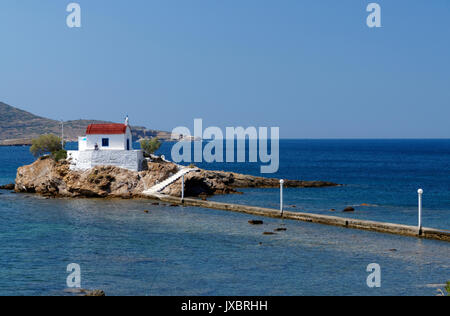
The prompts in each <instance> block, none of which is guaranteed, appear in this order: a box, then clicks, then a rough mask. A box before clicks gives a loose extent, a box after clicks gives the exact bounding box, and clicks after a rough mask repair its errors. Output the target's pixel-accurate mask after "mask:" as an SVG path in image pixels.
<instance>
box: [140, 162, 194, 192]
mask: <svg viewBox="0 0 450 316" xmlns="http://www.w3.org/2000/svg"><path fill="white" fill-rule="evenodd" d="M198 170H199V169H197V168H183V169H181V170H180V171H178V172H177V173H176V174H174V175H173V176H171V177H169V178H167V179H166V180H164V181H163V182H161V183H158V184H155V185H154V186H152V187H151V188H150V189H147V190H145V191H144V192H142V193H143V194H145V195H154V194H157V193H158V192H161V191H162V190H164V189H165V188H166V187H168V186H169V185H171V184H172V183H174V182H175V181H177V180H178V179H180V178H181V177H182V176H184V175H186V174H188V173H190V172H194V171H198Z"/></svg>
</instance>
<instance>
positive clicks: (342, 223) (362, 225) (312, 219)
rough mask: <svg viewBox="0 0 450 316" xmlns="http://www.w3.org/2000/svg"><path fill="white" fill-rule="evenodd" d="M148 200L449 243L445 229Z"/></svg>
mask: <svg viewBox="0 0 450 316" xmlns="http://www.w3.org/2000/svg"><path fill="white" fill-rule="evenodd" d="M148 197H149V198H152V199H156V200H160V201H163V202H168V203H172V204H179V205H184V206H195V207H202V208H209V209H216V210H224V211H231V212H239V213H245V214H250V215H256V216H265V217H272V218H283V219H289V220H296V221H302V222H309V223H316V224H324V225H331V226H339V227H344V228H352V229H359V230H368V231H373V232H378V233H388V234H395V235H402V236H409V237H418V238H425V239H434V240H441V241H447V242H450V231H448V230H439V229H434V228H425V227H424V228H423V229H422V231H421V232H419V230H418V228H417V227H415V226H408V225H400V224H393V223H381V222H374V221H366V220H359V219H351V218H343V217H336V216H328V215H319V214H310V213H299V212H289V211H285V212H284V213H283V215H281V214H280V211H279V210H274V209H269V208H263V207H255V206H247V205H239V204H231V203H220V202H213V201H202V200H198V199H192V198H186V199H184V200H181V199H180V198H177V197H173V196H168V195H164V194H149V195H148Z"/></svg>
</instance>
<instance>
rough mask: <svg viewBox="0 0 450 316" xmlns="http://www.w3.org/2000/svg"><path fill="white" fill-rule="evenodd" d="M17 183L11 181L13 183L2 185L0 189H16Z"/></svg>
mask: <svg viewBox="0 0 450 316" xmlns="http://www.w3.org/2000/svg"><path fill="white" fill-rule="evenodd" d="M14 187H15V184H14V183H11V184H5V185H0V190H10V191H12V190H14Z"/></svg>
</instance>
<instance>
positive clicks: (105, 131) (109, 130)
mask: <svg viewBox="0 0 450 316" xmlns="http://www.w3.org/2000/svg"><path fill="white" fill-rule="evenodd" d="M126 131H127V126H126V125H125V124H91V125H89V126H88V127H87V129H86V135H120V134H125V133H126Z"/></svg>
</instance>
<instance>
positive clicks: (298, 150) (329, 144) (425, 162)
mask: <svg viewBox="0 0 450 316" xmlns="http://www.w3.org/2000/svg"><path fill="white" fill-rule="evenodd" d="M75 146H76V145H75V144H69V147H72V148H74V147H75ZM172 146H173V143H163V145H162V147H161V148H160V150H159V151H158V154H163V155H165V157H166V158H168V159H170V157H171V148H172ZM33 161H34V157H33V156H32V155H31V154H30V153H29V147H0V184H7V183H11V182H14V179H15V176H16V172H17V168H18V167H19V166H22V165H25V164H30V163H32V162H33ZM195 164H196V165H197V166H198V167H201V168H205V169H211V170H224V171H233V172H238V173H245V174H251V175H256V176H261V174H260V166H261V165H260V164H259V163H195ZM263 176H267V177H275V178H283V179H292V180H322V181H331V182H335V183H338V184H341V185H340V186H337V187H330V188H310V189H302V188H285V189H284V205H285V209H286V210H289V211H298V212H310V213H316V214H326V215H333V216H344V217H351V218H360V219H368V220H375V221H381V222H392V223H399V224H407V225H417V222H418V210H417V208H418V207H417V204H418V202H417V200H418V195H417V190H418V189H419V188H421V189H423V190H424V194H423V224H424V226H426V227H433V228H438V229H443V230H450V140H446V139H442V140H281V141H280V168H279V171H278V172H277V173H275V174H269V175H263ZM239 191H241V192H242V193H243V194H232V195H222V196H214V197H211V198H210V200H215V201H220V202H232V203H239V204H245V205H256V206H264V207H270V208H275V209H277V208H279V205H280V192H279V189H278V188H275V189H240V190H239ZM348 206H352V207H354V208H355V212H354V213H343V212H342V210H343V209H344V208H345V207H348ZM332 209H334V210H335V211H331V210H332ZM145 211H148V212H145ZM252 219H261V220H263V221H264V224H263V225H262V226H252V225H249V224H248V221H249V220H252ZM0 227H1V228H0V295H72V294H70V293H69V292H68V291H67V282H66V281H67V278H68V277H69V275H70V274H71V272H70V271H69V272H68V271H67V266H68V265H69V264H71V263H76V264H78V265H79V267H80V277H81V287H83V288H85V289H102V290H104V291H105V292H106V294H107V295H111V296H115V295H143V296H157V295H194V296H196V295H207V296H209V295H220V296H236V295H237V296H241V295H245V296H247V295H250V296H263V295H285V296H293V295H375V296H377V295H425V296H433V295H436V294H437V293H438V292H437V289H439V288H441V289H443V287H444V286H443V284H444V283H445V282H446V281H449V280H450V244H449V243H448V242H441V241H434V240H421V239H416V238H410V237H403V236H396V235H389V234H380V233H375V232H367V231H358V230H348V229H344V228H339V227H331V226H324V225H319V224H312V223H303V222H296V221H288V220H281V219H270V218H259V217H256V216H252V215H246V214H240V213H230V212H225V211H218V210H210V209H203V208H194V207H171V206H170V205H164V204H160V205H152V201H147V200H101V199H65V198H62V199H46V198H43V197H40V196H36V195H31V194H16V193H12V192H8V191H0ZM280 227H281V228H286V231H281V232H277V233H276V234H274V235H264V234H263V233H264V232H273V231H274V230H275V229H277V228H280ZM373 263H375V264H378V265H379V267H380V271H381V273H380V277H381V286H380V287H369V286H368V283H367V279H368V277H369V278H370V274H371V273H372V271H371V270H369V271H368V266H369V265H370V264H373Z"/></svg>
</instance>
